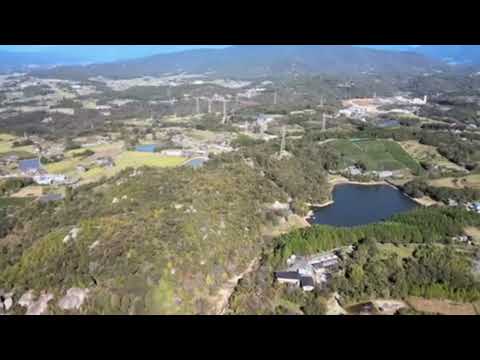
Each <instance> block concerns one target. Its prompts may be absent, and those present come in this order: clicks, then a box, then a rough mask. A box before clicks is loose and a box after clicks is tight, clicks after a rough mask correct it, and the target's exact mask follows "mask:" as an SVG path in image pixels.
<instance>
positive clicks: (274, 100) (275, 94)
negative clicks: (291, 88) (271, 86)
mask: <svg viewBox="0 0 480 360" xmlns="http://www.w3.org/2000/svg"><path fill="white" fill-rule="evenodd" d="M273 105H277V92H276V91H275V93H274V94H273Z"/></svg>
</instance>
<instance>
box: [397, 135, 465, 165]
mask: <svg viewBox="0 0 480 360" xmlns="http://www.w3.org/2000/svg"><path fill="white" fill-rule="evenodd" d="M399 144H400V145H401V146H402V148H403V149H404V150H405V151H406V152H407V153H408V154H409V155H410V156H411V157H412V158H413V159H414V160H416V161H427V162H430V163H433V164H435V165H438V166H440V167H443V168H446V169H452V170H457V171H462V170H464V169H463V168H462V167H460V166H458V165H457V164H454V163H452V162H451V161H449V160H448V159H447V158H445V157H443V156H442V155H440V154H439V153H438V151H437V149H436V148H435V147H434V146H429V145H422V144H420V143H419V142H418V141H413V140H411V141H402V142H399Z"/></svg>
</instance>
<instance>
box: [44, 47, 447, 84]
mask: <svg viewBox="0 0 480 360" xmlns="http://www.w3.org/2000/svg"><path fill="white" fill-rule="evenodd" d="M441 66H442V64H441V63H440V62H439V61H436V60H432V59H429V58H427V57H425V56H423V55H420V54H416V53H413V52H394V51H383V50H377V49H369V48H362V47H355V46H347V45H302V46H297V45H239V46H231V47H227V48H223V49H202V50H189V51H183V52H176V53H170V54H160V55H154V56H150V57H145V58H141V59H135V60H127V61H120V62H114V63H106V64H94V65H88V66H68V67H60V68H55V69H52V70H49V71H37V72H35V74H36V75H39V76H42V75H43V76H45V75H48V76H57V77H82V78H84V77H90V76H97V75H103V76H106V77H138V76H147V75H160V74H165V73H173V72H188V73H206V72H215V73H216V74H218V75H221V76H231V77H258V76H272V75H288V74H307V73H308V74H312V73H324V74H357V73H362V72H375V73H386V72H389V73H415V72H424V71H428V70H431V69H432V68H433V67H441Z"/></svg>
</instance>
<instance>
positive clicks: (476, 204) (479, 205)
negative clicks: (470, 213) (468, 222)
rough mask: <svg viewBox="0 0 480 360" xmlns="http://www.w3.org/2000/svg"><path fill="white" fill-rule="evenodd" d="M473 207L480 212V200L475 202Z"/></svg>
mask: <svg viewBox="0 0 480 360" xmlns="http://www.w3.org/2000/svg"><path fill="white" fill-rule="evenodd" d="M472 209H473V210H474V211H476V212H477V213H480V202H475V203H473V204H472Z"/></svg>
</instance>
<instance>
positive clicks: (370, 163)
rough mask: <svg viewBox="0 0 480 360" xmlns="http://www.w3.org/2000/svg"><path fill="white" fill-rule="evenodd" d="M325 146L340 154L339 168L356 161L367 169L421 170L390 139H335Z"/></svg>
mask: <svg viewBox="0 0 480 360" xmlns="http://www.w3.org/2000/svg"><path fill="white" fill-rule="evenodd" d="M326 146H329V147H331V148H333V149H334V150H335V151H336V152H337V154H338V155H340V158H341V162H340V165H339V167H340V168H341V169H344V168H347V167H348V166H351V165H354V164H355V163H357V162H362V163H363V164H365V166H366V168H367V170H368V171H372V170H379V171H382V170H400V169H405V168H408V169H410V170H412V171H413V172H415V171H421V167H420V165H419V164H418V163H417V162H416V161H415V160H413V159H412V158H411V157H410V155H408V154H407V153H406V152H405V151H404V150H403V149H402V147H401V146H400V145H399V144H397V143H396V142H394V141H390V140H368V141H356V142H352V141H350V140H335V141H332V142H329V143H328V144H327V145H326Z"/></svg>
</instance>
